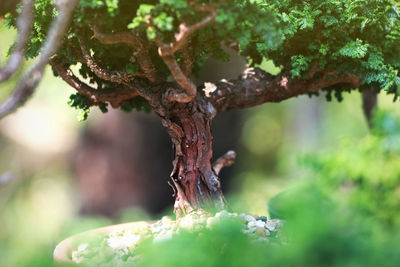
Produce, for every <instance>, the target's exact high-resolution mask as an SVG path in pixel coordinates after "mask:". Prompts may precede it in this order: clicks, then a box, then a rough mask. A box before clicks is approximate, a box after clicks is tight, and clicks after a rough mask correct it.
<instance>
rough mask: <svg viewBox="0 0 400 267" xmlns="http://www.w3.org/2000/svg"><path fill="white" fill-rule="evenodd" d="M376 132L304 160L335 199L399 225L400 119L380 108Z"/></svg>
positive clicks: (382, 222)
mask: <svg viewBox="0 0 400 267" xmlns="http://www.w3.org/2000/svg"><path fill="white" fill-rule="evenodd" d="M373 133H374V134H373V135H370V136H367V137H365V138H364V139H362V140H360V141H359V142H350V141H347V142H343V144H342V146H341V148H340V149H337V150H335V151H333V152H330V153H323V154H320V155H313V156H307V157H304V159H303V162H304V163H305V164H306V166H308V167H309V168H310V169H311V170H312V171H313V173H314V174H315V176H316V177H317V180H318V185H319V187H320V188H322V189H324V190H325V192H326V193H327V194H329V195H330V196H332V197H333V199H334V201H335V202H339V203H343V205H347V206H351V207H352V208H353V209H354V210H357V212H358V213H361V214H362V215H363V216H366V217H368V218H370V219H372V218H373V220H375V221H377V222H379V223H381V224H385V225H388V226H394V225H395V226H400V217H399V216H398V211H399V209H400V195H399V191H398V190H399V188H400V165H399V164H398V163H399V162H400V121H399V120H398V119H396V118H393V117H391V116H389V115H388V114H387V113H386V112H379V113H378V114H376V116H375V118H374V129H373Z"/></svg>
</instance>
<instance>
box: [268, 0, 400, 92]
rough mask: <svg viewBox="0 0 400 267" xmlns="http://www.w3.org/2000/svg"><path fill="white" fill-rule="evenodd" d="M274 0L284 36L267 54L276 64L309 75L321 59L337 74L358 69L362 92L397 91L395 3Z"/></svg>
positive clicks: (399, 44) (399, 55)
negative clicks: (366, 90)
mask: <svg viewBox="0 0 400 267" xmlns="http://www.w3.org/2000/svg"><path fill="white" fill-rule="evenodd" d="M273 2H274V4H272V6H273V8H274V10H275V12H276V14H277V16H278V17H279V19H280V22H281V25H282V26H283V35H284V40H283V43H282V45H281V46H279V49H277V50H275V51H268V50H267V51H265V54H264V56H266V57H269V58H271V59H273V60H274V62H275V65H277V66H283V68H285V69H287V70H290V71H291V74H292V77H293V78H297V77H301V76H302V77H305V76H307V72H308V70H309V68H310V67H311V66H312V65H313V64H311V62H312V63H314V62H316V63H318V64H319V66H320V68H321V69H324V70H327V71H336V74H337V75H339V74H340V73H349V72H352V73H356V74H357V75H358V76H359V77H360V78H361V79H362V86H361V88H360V89H361V90H363V89H365V88H368V86H370V85H373V86H374V87H375V88H376V89H377V90H379V89H383V90H385V91H387V92H388V93H392V94H394V95H397V94H398V89H397V88H398V86H399V85H400V79H399V77H398V68H399V64H400V34H399V33H400V32H399V30H400V16H399V12H398V8H399V6H398V3H396V1H393V0H367V1H351V0H331V1H324V0H312V1H297V0H285V1H280V0H279V1H273ZM329 89H331V90H334V89H335V88H329ZM329 95H330V94H329ZM327 98H328V99H330V97H329V96H328V97H327Z"/></svg>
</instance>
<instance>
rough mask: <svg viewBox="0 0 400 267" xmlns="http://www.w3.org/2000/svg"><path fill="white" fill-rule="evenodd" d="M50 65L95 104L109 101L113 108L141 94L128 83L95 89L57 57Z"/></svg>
mask: <svg viewBox="0 0 400 267" xmlns="http://www.w3.org/2000/svg"><path fill="white" fill-rule="evenodd" d="M50 65H51V66H52V67H53V68H54V70H55V71H57V73H58V75H60V77H61V78H62V79H63V80H64V81H65V82H67V83H68V84H69V85H70V86H72V87H73V88H75V89H76V91H78V93H79V94H81V95H84V96H86V97H87V98H89V99H90V101H91V102H92V105H94V106H96V105H99V104H101V103H104V102H108V103H110V105H111V106H112V107H113V108H118V107H120V106H121V105H122V104H123V103H124V102H126V101H127V100H130V99H133V98H135V97H137V96H138V95H139V93H138V91H137V90H136V89H134V88H132V87H128V86H126V85H125V86H121V87H120V88H118V89H101V90H98V89H95V88H93V87H91V86H89V85H87V84H86V83H84V82H82V81H81V80H80V79H79V78H78V77H76V76H75V75H74V74H73V72H72V71H71V70H70V69H69V68H65V67H64V65H63V63H62V62H61V61H59V60H58V59H57V58H54V59H52V60H51V62H50Z"/></svg>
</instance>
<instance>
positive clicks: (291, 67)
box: [6, 0, 400, 118]
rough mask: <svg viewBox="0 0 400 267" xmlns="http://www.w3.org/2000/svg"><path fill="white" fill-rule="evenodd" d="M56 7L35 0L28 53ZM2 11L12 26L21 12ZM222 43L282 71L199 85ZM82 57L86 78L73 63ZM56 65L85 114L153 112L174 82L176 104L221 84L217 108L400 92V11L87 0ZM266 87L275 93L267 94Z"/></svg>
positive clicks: (289, 3)
mask: <svg viewBox="0 0 400 267" xmlns="http://www.w3.org/2000/svg"><path fill="white" fill-rule="evenodd" d="M58 12H59V11H58V10H57V9H56V8H55V6H54V4H53V1H52V0H37V1H35V2H34V24H33V31H32V34H31V36H30V39H29V43H28V47H27V53H26V57H27V58H33V57H36V56H37V55H39V53H40V52H41V51H43V50H41V49H42V46H43V43H44V42H45V40H46V36H47V35H48V31H49V28H50V25H51V22H52V20H53V19H54V18H56V17H57V16H58ZM6 19H7V23H8V25H10V26H15V25H16V19H15V17H13V16H11V15H9V16H7V18H6ZM224 47H230V48H232V49H235V50H236V51H237V52H238V53H239V54H240V55H242V56H244V57H246V59H247V61H248V64H249V66H250V67H256V66H258V64H260V63H261V62H262V60H263V59H265V58H267V59H271V60H273V62H274V63H275V65H276V66H279V67H280V68H281V69H282V71H281V73H280V74H279V75H278V76H272V75H269V74H268V73H266V72H264V71H262V70H260V69H253V71H252V72H247V74H246V73H245V74H244V76H243V77H241V78H239V79H238V80H235V81H232V82H231V87H232V88H231V87H229V86H228V87H229V88H230V92H229V93H227V92H226V90H225V91H224V89H226V88H227V83H215V84H206V85H201V86H200V87H199V88H196V85H194V84H193V82H192V81H191V79H190V75H196V73H198V72H199V71H200V70H201V69H202V67H203V63H204V61H205V60H207V59H208V58H214V59H217V60H221V61H229V55H228V54H227V53H226V52H225V50H224ZM78 63H80V64H79V73H80V75H81V76H82V77H83V78H84V79H86V81H88V82H89V84H86V83H84V82H82V81H81V80H79V78H77V76H75V75H74V74H73V73H72V72H71V71H70V70H69V67H70V66H72V65H76V64H78ZM52 65H53V68H54V70H55V74H56V75H60V76H62V77H63V79H64V80H66V81H67V82H68V83H69V84H70V85H71V86H73V87H75V88H76V89H77V90H78V93H77V94H76V95H73V96H71V99H70V105H71V106H73V107H76V108H79V109H82V110H83V111H84V112H83V118H85V117H86V116H87V112H88V110H89V107H90V106H93V105H96V106H99V107H100V109H101V110H102V111H106V110H107V104H108V103H109V104H111V105H112V106H113V107H121V108H122V109H123V110H126V111H129V110H132V109H133V108H136V109H138V110H141V109H146V110H148V105H147V103H148V102H149V99H148V98H146V94H148V92H151V91H160V90H165V91H166V90H167V89H168V86H163V88H157V89H154V87H156V86H155V85H159V84H161V83H167V82H170V81H173V80H175V82H176V83H177V84H178V85H179V86H178V90H173V93H172V95H171V93H169V94H170V96H171V97H170V98H171V100H177V101H178V102H188V101H190V100H191V99H192V98H193V97H194V95H196V91H201V89H203V91H205V92H206V94H207V92H211V93H212V92H214V91H218V90H215V89H216V88H218V89H219V88H221V90H220V93H219V95H215V96H214V95H212V94H209V96H210V99H211V102H212V103H213V104H214V106H215V107H216V109H217V111H223V110H226V109H235V108H241V107H247V106H252V105H257V104H260V103H263V102H269V101H273V102H276V101H281V100H284V99H286V98H290V97H293V96H297V95H299V94H311V95H312V94H319V91H320V90H324V91H326V92H327V99H328V100H330V99H331V98H332V93H334V96H335V97H336V98H337V99H338V100H339V101H340V100H341V99H342V92H343V91H346V90H350V89H359V90H366V89H370V88H373V89H374V90H376V91H381V90H384V91H386V92H387V93H389V94H393V95H394V98H395V99H397V96H398V93H399V92H398V86H399V84H400V78H399V74H398V69H399V67H400V14H399V10H398V4H397V3H396V1H393V0H366V1H351V0H330V1H323V0H312V1H307V0H305V1H298V0H284V1H277V0H276V1H275V0H273V1H266V0H245V1H236V0H229V1H227V0H220V1H212V0H191V1H188V0H173V1H172V0H147V1H131V0H81V1H79V4H78V5H77V7H76V8H75V11H74V15H73V18H72V21H71V25H70V26H69V28H68V30H67V33H66V34H65V36H64V38H63V40H62V46H61V48H60V49H59V50H58V53H57V56H56V58H53V59H52ZM65 71H68V73H67V72H65ZM251 79H252V80H251ZM250 80H251V81H250ZM210 82H214V81H210ZM249 84H251V87H252V88H253V89H255V87H257V88H258V89H259V92H253V97H252V98H251V99H249V100H248V101H247V102H246V103H244V102H243V101H242V100H241V101H238V99H237V98H235V95H236V96H237V97H242V92H241V91H240V88H247V89H248V88H249ZM268 86H269V87H271V88H275V89H276V90H275V89H274V90H275V91H276V92H275V93H273V94H272V93H271V89H269V88H268V89H269V90H264V91H268V92H261V91H263V90H262V88H266V87H268ZM282 86H283V87H286V88H289V89H287V90H286V89H285V90H286V91H288V92H285V91H282V90H283V89H282V88H283V87H282ZM235 88H237V90H235ZM290 88H292V89H290ZM174 89H175V88H174ZM181 89H183V91H184V94H182V93H181V92H180V90H181ZM146 91H147V92H146ZM272 91H273V90H272ZM289 92H290V93H289ZM266 94H268V96H266ZM271 94H272V95H271ZM250 95H252V93H251V92H250ZM222 98H227V99H228V100H226V101H225V100H224V101H222V100H221V99H222ZM228 102H229V103H230V104H229V103H228ZM233 103H235V104H233ZM251 103H252V104H251Z"/></svg>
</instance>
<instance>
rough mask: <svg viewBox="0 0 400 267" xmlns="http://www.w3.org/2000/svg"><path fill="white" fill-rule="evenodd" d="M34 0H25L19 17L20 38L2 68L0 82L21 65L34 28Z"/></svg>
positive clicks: (0, 69)
mask: <svg viewBox="0 0 400 267" xmlns="http://www.w3.org/2000/svg"><path fill="white" fill-rule="evenodd" d="M32 9H33V0H23V8H22V13H21V14H20V15H19V17H18V22H17V28H18V40H17V43H16V44H15V48H14V50H13V51H12V53H11V55H10V57H9V60H8V62H7V65H5V66H4V67H2V68H0V83H1V82H4V81H6V80H8V79H9V78H10V77H11V76H12V75H13V74H14V73H15V72H16V71H17V70H18V68H19V67H20V66H21V63H22V59H23V58H24V52H25V48H26V45H27V43H28V40H29V33H30V31H31V28H32V18H33V12H32V11H33V10H32Z"/></svg>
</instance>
